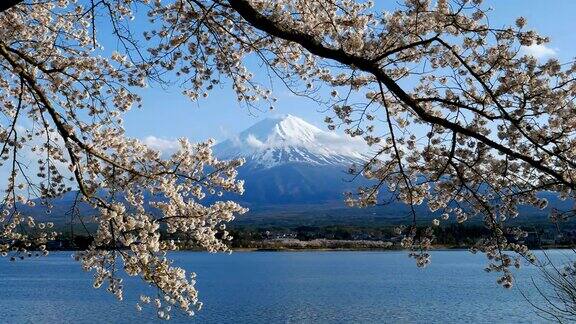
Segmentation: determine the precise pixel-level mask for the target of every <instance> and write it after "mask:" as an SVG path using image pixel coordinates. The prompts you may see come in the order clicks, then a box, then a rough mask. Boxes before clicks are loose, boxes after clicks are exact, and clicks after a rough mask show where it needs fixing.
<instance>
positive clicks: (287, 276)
mask: <svg viewBox="0 0 576 324" xmlns="http://www.w3.org/2000/svg"><path fill="white" fill-rule="evenodd" d="M547 253H548V254H549V255H552V256H553V257H554V258H555V259H559V258H564V257H568V256H570V251H565V252H564V251H560V250H554V251H548V252H547ZM71 254H72V252H54V253H52V254H51V255H50V256H48V257H44V258H36V259H30V260H25V261H18V262H9V261H8V260H7V259H0V307H1V309H2V313H1V318H0V322H2V323H64V322H68V323H70V322H73V323H133V322H139V323H148V322H158V320H157V319H156V317H155V314H154V312H153V310H152V308H150V307H148V308H145V309H144V311H142V312H138V311H136V309H135V304H136V302H137V299H138V296H139V293H140V292H141V291H142V289H148V288H147V287H145V285H144V284H142V283H140V282H139V281H138V280H137V279H134V278H127V279H126V280H125V298H124V301H122V302H117V301H116V300H115V299H114V298H113V296H111V295H110V294H109V293H108V292H107V291H106V290H105V288H101V289H93V288H92V275H91V274H89V273H85V272H83V271H82V270H81V269H80V266H79V264H78V263H77V262H75V261H74V260H73V259H72V258H71ZM173 257H174V259H175V260H176V264H177V265H179V266H183V267H184V268H186V269H188V270H192V271H196V273H197V274H198V278H197V279H198V284H197V286H198V288H199V290H200V297H201V300H202V301H203V302H204V308H203V309H202V311H201V312H200V313H199V314H198V315H196V316H195V317H193V318H190V317H187V316H184V315H181V314H178V312H177V311H173V312H172V317H173V318H172V320H171V321H172V323H184V322H186V323H189V322H196V323H446V322H453V323H471V322H472V323H495V322H498V323H527V322H528V323H530V322H534V323H537V322H538V323H539V322H542V321H543V320H542V319H541V318H539V317H538V316H537V315H536V314H535V313H534V312H533V311H532V308H531V306H530V305H529V304H528V303H527V302H526V300H525V299H524V298H523V297H522V295H521V294H520V291H519V288H520V289H522V290H523V291H525V292H527V293H528V294H530V295H532V296H534V297H536V294H535V291H534V289H533V287H532V284H531V282H530V278H531V277H534V278H538V277H539V276H540V275H539V272H538V270H537V269H535V268H531V267H523V268H522V269H521V270H520V271H518V272H515V273H516V275H517V281H516V285H515V286H514V288H513V289H510V290H506V289H504V288H501V287H500V286H498V284H497V283H496V278H497V275H496V274H494V273H486V272H484V270H483V268H484V266H485V265H486V259H485V257H484V256H483V255H481V254H478V255H473V254H470V253H469V252H467V251H434V252H432V263H431V264H430V265H429V266H428V267H427V268H425V269H419V268H417V267H416V266H415V263H414V262H413V260H412V259H410V258H408V256H407V253H406V252H317V251H311V252H235V253H233V254H231V255H228V254H208V253H200V252H179V253H175V254H173ZM104 286H105V285H104ZM104 286H103V287H104Z"/></svg>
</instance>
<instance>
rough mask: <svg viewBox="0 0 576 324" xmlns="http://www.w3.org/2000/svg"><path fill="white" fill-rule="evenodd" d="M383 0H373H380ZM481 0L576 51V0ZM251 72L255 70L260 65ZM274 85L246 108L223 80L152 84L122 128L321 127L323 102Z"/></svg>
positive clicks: (226, 130)
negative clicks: (216, 84)
mask: <svg viewBox="0 0 576 324" xmlns="http://www.w3.org/2000/svg"><path fill="white" fill-rule="evenodd" d="M383 1H384V0H376V1H375V2H376V3H377V5H380V4H381V3H383ZM393 2H394V1H386V3H393ZM485 6H490V7H492V8H493V12H492V14H491V15H490V17H491V22H492V24H493V25H494V26H503V25H509V24H513V23H514V20H515V19H516V17H518V16H524V17H526V18H527V19H528V27H529V28H532V29H535V30H537V31H538V32H539V33H540V34H542V35H547V36H549V37H550V38H551V43H550V44H548V45H547V47H548V48H542V49H540V50H542V51H548V52H549V54H551V53H554V55H556V56H557V57H558V58H559V59H560V60H561V61H563V62H564V61H569V60H572V59H573V58H574V57H575V56H576V28H575V27H576V23H575V22H574V17H573V15H574V13H575V12H576V1H574V0H555V1H545V0H490V1H486V2H485ZM108 49H110V48H108ZM253 72H254V73H256V74H257V73H258V72H259V70H255V71H253ZM260 72H263V71H260ZM274 86H275V89H274V90H275V92H274V95H275V96H276V97H277V98H278V102H277V103H276V105H275V110H274V111H268V110H266V111H255V110H252V111H248V110H246V108H244V107H242V106H241V105H240V104H238V102H237V101H236V100H235V95H234V94H233V92H232V90H231V89H230V88H227V87H226V86H224V87H223V88H221V89H216V90H214V91H213V92H211V93H210V95H209V97H208V98H203V99H200V100H198V101H197V102H192V101H190V100H188V99H187V98H185V97H184V96H182V95H181V89H180V88H178V87H173V88H170V89H161V88H159V87H157V86H152V87H151V88H148V89H146V91H144V92H143V93H142V95H143V100H144V102H143V108H141V109H134V110H132V111H131V112H129V113H128V114H127V115H126V118H125V125H126V130H127V133H128V135H130V136H134V137H138V138H142V139H144V138H146V137H148V136H154V137H156V138H162V139H167V140H173V139H175V138H178V137H188V138H190V139H191V140H193V141H201V140H204V139H206V138H214V139H216V140H218V141H221V140H224V139H226V138H228V137H230V136H232V135H234V134H236V133H238V132H240V131H242V130H243V129H245V128H247V127H249V126H251V125H252V124H254V123H255V122H257V121H259V120H261V119H263V118H266V117H268V116H271V115H278V114H293V115H296V116H299V117H302V118H303V119H305V120H307V121H309V122H311V123H313V124H315V125H317V126H320V127H321V128H324V129H325V126H324V125H323V123H322V120H323V119H324V116H325V115H324V114H323V113H322V110H323V109H324V108H323V107H318V106H317V105H316V104H315V103H314V102H312V101H310V100H309V99H305V98H300V97H296V96H294V95H292V94H290V93H289V92H288V91H287V89H285V88H284V87H283V85H281V84H280V83H279V82H276V83H275V84H274Z"/></svg>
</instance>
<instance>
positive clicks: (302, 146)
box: [214, 115, 367, 168]
mask: <svg viewBox="0 0 576 324" xmlns="http://www.w3.org/2000/svg"><path fill="white" fill-rule="evenodd" d="M366 151H367V147H366V145H365V144H364V142H363V140H362V139H359V138H352V137H350V136H348V135H340V134H336V133H334V132H328V131H323V130H321V129H319V128H318V127H316V126H314V125H312V124H310V123H308V122H306V121H304V120H303V119H301V118H298V117H296V116H292V115H284V116H281V117H274V118H267V119H264V120H262V121H260V122H258V123H256V124H255V125H253V126H252V127H250V128H248V129H246V130H245V131H243V132H241V133H240V134H238V135H237V136H236V137H233V138H231V139H229V140H227V141H224V142H222V143H220V144H218V145H216V146H215V147H214V153H215V154H216V156H218V157H219V158H222V159H230V158H236V157H244V158H246V159H247V161H248V162H249V163H251V164H254V165H257V166H258V167H264V168H271V167H275V166H279V165H282V164H286V163H292V162H300V163H307V164H314V165H350V164H352V163H358V162H362V161H364V160H366V155H365V152H366Z"/></svg>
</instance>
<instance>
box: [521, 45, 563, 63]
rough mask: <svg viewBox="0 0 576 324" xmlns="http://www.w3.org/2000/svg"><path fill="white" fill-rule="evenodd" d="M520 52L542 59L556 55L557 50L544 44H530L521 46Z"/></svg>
mask: <svg viewBox="0 0 576 324" xmlns="http://www.w3.org/2000/svg"><path fill="white" fill-rule="evenodd" d="M521 53H522V54H525V55H530V56H533V57H535V58H536V59H544V58H548V57H552V56H556V55H557V54H558V53H557V50H556V49H553V48H550V47H548V46H546V45H542V44H540V45H538V44H532V45H530V46H522V49H521Z"/></svg>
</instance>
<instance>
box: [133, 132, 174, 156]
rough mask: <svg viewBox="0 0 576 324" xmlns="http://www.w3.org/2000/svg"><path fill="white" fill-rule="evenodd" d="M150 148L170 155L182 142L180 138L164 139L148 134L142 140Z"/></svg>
mask: <svg viewBox="0 0 576 324" xmlns="http://www.w3.org/2000/svg"><path fill="white" fill-rule="evenodd" d="M142 143H144V144H146V146H148V147H149V148H151V149H153V150H156V151H160V152H161V153H162V155H165V156H168V155H170V154H172V153H174V152H176V151H177V150H178V148H179V147H180V144H179V143H178V140H171V139H164V138H159V137H156V136H147V137H146V138H144V139H143V140H142Z"/></svg>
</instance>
